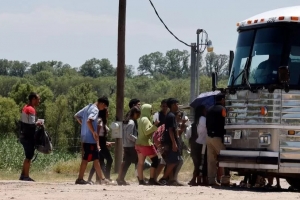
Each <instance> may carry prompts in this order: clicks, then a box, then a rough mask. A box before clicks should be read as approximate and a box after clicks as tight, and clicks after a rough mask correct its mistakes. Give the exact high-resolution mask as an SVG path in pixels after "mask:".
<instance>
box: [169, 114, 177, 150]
mask: <svg viewBox="0 0 300 200" xmlns="http://www.w3.org/2000/svg"><path fill="white" fill-rule="evenodd" d="M169 120H170V121H169V122H168V123H170V126H169V130H168V131H169V136H170V139H171V142H172V150H173V151H175V152H176V151H177V150H178V147H177V143H176V140H175V132H174V130H176V119H175V116H173V117H172V118H169Z"/></svg>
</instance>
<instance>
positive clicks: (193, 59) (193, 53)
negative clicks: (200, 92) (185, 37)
mask: <svg viewBox="0 0 300 200" xmlns="http://www.w3.org/2000/svg"><path fill="white" fill-rule="evenodd" d="M190 73H191V85H190V103H192V102H193V101H194V99H195V98H196V95H195V83H196V43H191V68H190ZM192 116H194V109H193V108H192V107H190V118H191V119H194V117H192Z"/></svg>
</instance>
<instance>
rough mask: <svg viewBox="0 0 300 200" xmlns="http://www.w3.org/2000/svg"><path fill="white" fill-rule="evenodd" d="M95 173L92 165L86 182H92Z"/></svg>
mask: <svg viewBox="0 0 300 200" xmlns="http://www.w3.org/2000/svg"><path fill="white" fill-rule="evenodd" d="M98 161H99V160H98ZM95 172H96V170H95V167H94V165H93V166H92V168H91V170H90V173H89V178H88V181H92V179H93V176H94V174H95Z"/></svg>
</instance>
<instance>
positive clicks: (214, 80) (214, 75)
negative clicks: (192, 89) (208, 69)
mask: <svg viewBox="0 0 300 200" xmlns="http://www.w3.org/2000/svg"><path fill="white" fill-rule="evenodd" d="M211 85H212V91H216V89H217V73H216V72H213V73H211Z"/></svg>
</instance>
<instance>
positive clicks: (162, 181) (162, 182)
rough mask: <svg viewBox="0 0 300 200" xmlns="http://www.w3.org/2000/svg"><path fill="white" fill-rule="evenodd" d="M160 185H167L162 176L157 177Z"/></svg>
mask: <svg viewBox="0 0 300 200" xmlns="http://www.w3.org/2000/svg"><path fill="white" fill-rule="evenodd" d="M158 182H159V183H160V184H161V185H167V183H168V181H167V180H166V179H164V178H161V179H159V181H158Z"/></svg>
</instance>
